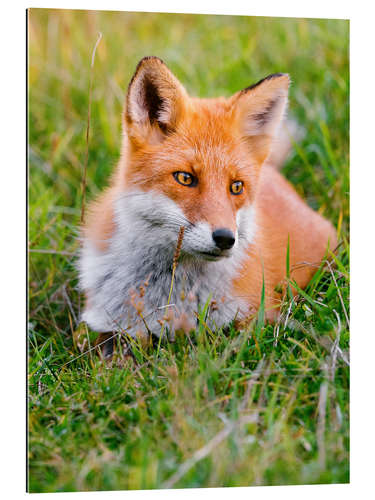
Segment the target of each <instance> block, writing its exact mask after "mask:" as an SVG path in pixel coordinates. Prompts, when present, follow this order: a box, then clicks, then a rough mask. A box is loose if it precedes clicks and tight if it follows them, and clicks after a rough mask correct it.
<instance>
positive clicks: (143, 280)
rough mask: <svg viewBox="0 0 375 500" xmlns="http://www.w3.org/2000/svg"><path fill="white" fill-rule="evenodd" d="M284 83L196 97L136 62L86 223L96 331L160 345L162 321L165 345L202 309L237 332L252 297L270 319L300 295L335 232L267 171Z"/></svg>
mask: <svg viewBox="0 0 375 500" xmlns="http://www.w3.org/2000/svg"><path fill="white" fill-rule="evenodd" d="M289 86H290V77H289V75H288V74H286V73H276V74H271V75H269V76H267V77H266V78H263V79H262V80H260V81H258V82H257V83H255V84H253V85H250V86H248V87H246V88H245V89H243V90H240V91H238V92H236V93H235V94H234V95H232V96H231V97H229V98H226V97H218V98H198V97H192V96H190V95H189V94H188V93H187V91H186V90H185V88H184V86H183V85H182V83H180V81H179V80H178V79H177V77H176V76H175V75H174V74H173V73H172V72H171V70H170V69H169V68H168V67H167V65H166V64H165V63H164V62H163V61H162V60H161V59H160V58H158V57H155V56H150V57H145V58H143V59H142V60H141V61H140V62H139V63H138V65H137V67H136V70H135V73H134V75H133V77H132V79H131V81H130V84H129V86H128V91H127V96H126V102H125V107H124V113H123V120H122V123H123V138H122V147H121V153H120V159H119V162H118V164H117V167H116V168H115V170H114V172H113V174H112V177H111V180H110V183H109V186H108V187H107V188H106V189H105V190H104V191H103V192H102V193H101V194H100V196H99V197H98V199H96V200H94V201H93V202H92V203H91V205H90V207H89V209H88V216H87V217H86V221H85V222H84V224H83V227H82V233H81V234H82V236H81V249H80V255H79V261H78V267H79V286H80V289H81V290H82V291H83V292H84V295H85V307H84V310H83V313H82V320H83V321H84V322H86V323H87V324H88V326H89V327H90V328H91V329H92V330H94V331H96V332H98V333H99V334H100V335H109V334H111V333H113V332H126V333H127V334H128V335H130V336H131V337H137V336H141V335H144V336H146V337H147V336H149V335H150V334H153V335H156V336H157V337H159V339H160V336H161V335H162V333H163V331H164V330H163V325H165V326H166V327H167V328H166V331H168V332H169V334H170V335H171V336H172V337H173V335H174V332H177V331H182V332H186V333H187V332H189V331H191V330H194V329H195V328H196V325H197V315H198V314H197V312H198V311H199V310H201V309H202V307H203V306H205V305H207V322H210V324H212V325H215V327H223V326H224V325H227V324H229V323H230V322H231V321H236V322H238V324H239V325H241V324H246V321H248V320H249V319H251V318H254V316H255V315H256V314H257V311H258V310H259V307H260V304H261V302H262V301H263V304H264V309H265V315H266V318H267V320H269V321H276V319H277V317H278V315H279V314H280V306H281V304H282V300H283V293H284V292H285V289H286V285H285V283H286V279H287V278H290V280H293V282H295V283H296V284H297V285H298V287H299V288H301V289H304V288H305V287H306V286H307V284H308V283H309V281H310V280H311V278H312V276H313V274H314V273H315V272H316V266H317V265H319V264H320V263H321V262H322V260H323V259H324V258H325V256H326V255H327V252H330V251H334V249H335V247H336V246H337V234H336V230H335V228H334V226H333V225H332V223H331V222H329V221H328V220H327V219H325V218H324V217H323V216H322V215H320V214H319V213H317V212H315V211H314V210H313V209H312V208H310V207H309V206H308V205H307V203H306V202H305V201H304V200H303V199H302V198H301V197H300V195H299V194H298V193H297V192H296V190H295V189H294V187H293V186H292V185H291V184H290V183H289V182H288V181H287V180H286V179H285V178H284V177H283V175H282V174H281V173H280V172H279V169H277V168H275V165H274V164H273V163H276V160H275V162H273V160H272V158H277V148H278V147H280V149H282V146H278V137H280V134H282V133H283V127H284V126H285V116H286V108H287V102H288V90H289ZM280 154H282V153H280ZM182 228H183V229H182ZM181 236H183V237H182V238H181ZM177 242H178V245H177ZM176 245H177V246H178V247H179V248H178V262H177V264H178V265H177V266H174V263H175V261H176ZM287 258H288V260H289V262H288V264H287ZM288 268H289V275H288ZM172 275H173V276H172ZM172 277H173V284H172ZM291 290H292V293H293V294H296V293H297V291H296V289H295V288H294V287H291ZM283 291H284V292H283Z"/></svg>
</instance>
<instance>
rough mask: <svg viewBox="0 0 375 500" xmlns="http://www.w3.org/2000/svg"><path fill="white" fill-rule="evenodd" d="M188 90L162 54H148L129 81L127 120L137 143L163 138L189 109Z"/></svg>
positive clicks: (129, 131)
mask: <svg viewBox="0 0 375 500" xmlns="http://www.w3.org/2000/svg"><path fill="white" fill-rule="evenodd" d="M186 98H187V93H186V90H185V89H184V87H183V86H182V85H181V83H180V82H179V81H178V80H177V78H176V77H175V76H174V75H173V73H172V72H171V71H170V70H169V69H168V68H167V66H166V65H165V64H164V63H163V61H162V60H161V59H159V58H158V57H144V58H143V59H142V60H141V61H140V62H139V63H138V66H137V69H136V71H135V73H134V76H133V78H132V80H131V82H130V84H129V89H128V95H127V99H126V110H125V121H126V126H127V132H128V136H129V139H130V140H131V141H132V143H133V144H134V145H135V146H140V145H142V144H144V143H146V142H148V143H150V142H151V143H155V142H160V141H162V140H163V139H164V138H165V136H166V135H167V134H168V133H170V132H172V131H173V130H174V129H175V128H176V126H177V124H178V122H179V120H180V119H181V118H182V116H183V114H184V109H185V103H186Z"/></svg>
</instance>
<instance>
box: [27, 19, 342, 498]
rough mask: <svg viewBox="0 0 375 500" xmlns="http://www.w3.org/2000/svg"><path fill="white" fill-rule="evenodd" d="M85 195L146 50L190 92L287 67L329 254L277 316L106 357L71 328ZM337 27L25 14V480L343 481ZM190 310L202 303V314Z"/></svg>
mask: <svg viewBox="0 0 375 500" xmlns="http://www.w3.org/2000/svg"><path fill="white" fill-rule="evenodd" d="M98 31H100V32H101V33H102V35H103V38H102V40H101V42H100V44H99V46H98V49H97V53H96V59H95V65H94V72H93V90H92V108H91V124H90V126H91V131H90V139H89V161H88V170H87V198H88V199H91V198H92V197H93V196H95V195H96V194H97V193H98V192H99V191H100V190H101V189H102V188H103V186H105V185H106V182H107V180H108V176H109V174H110V172H111V170H112V168H113V166H114V165H115V163H116V161H117V158H118V154H119V147H120V139H121V111H122V106H123V102H124V95H125V91H126V87H127V84H128V82H129V79H130V77H131V75H132V72H133V71H134V69H135V66H136V63H137V62H138V60H139V59H140V58H142V57H143V56H145V55H158V56H159V57H161V58H162V59H164V60H165V61H166V63H167V64H168V65H169V67H170V68H171V69H172V71H173V72H174V73H175V74H176V75H177V76H178V77H179V79H180V80H181V81H182V82H183V83H184V85H185V86H186V87H187V90H188V91H189V92H190V93H192V94H195V95H199V96H218V95H221V94H222V95H230V94H232V93H234V92H235V91H237V90H239V89H241V88H244V87H246V86H248V85H250V84H251V83H254V82H256V81H258V80H259V79H260V78H262V77H264V76H266V75H267V74H270V73H274V72H279V71H283V72H288V73H290V75H291V78H292V80H293V85H292V87H291V92H290V114H291V115H292V116H294V117H295V118H296V119H297V120H298V122H299V123H300V124H301V125H302V126H303V127H304V129H305V136H304V139H303V140H302V141H301V142H300V143H299V144H298V145H296V147H295V149H294V152H293V154H292V156H291V157H290V159H289V160H288V162H287V164H286V165H285V168H284V170H283V172H284V174H285V176H286V177H287V178H288V179H290V180H291V182H292V183H293V184H294V185H295V186H296V188H297V190H298V191H299V192H300V193H301V194H302V195H303V196H304V197H305V198H306V199H307V201H308V203H309V204H310V205H311V206H313V207H314V208H315V209H319V210H320V211H321V212H322V213H324V215H325V216H326V217H328V218H329V219H330V220H332V222H333V223H334V224H335V225H336V227H337V228H338V232H339V236H340V242H341V245H340V248H339V251H338V254H337V256H335V257H332V259H334V264H332V265H327V264H323V265H322V266H321V268H320V269H319V271H318V272H317V274H316V276H315V278H314V279H313V281H312V282H311V284H310V285H309V286H308V288H307V289H306V290H305V291H301V293H300V294H299V295H298V296H297V297H296V298H295V300H293V301H286V303H285V304H284V307H283V314H282V317H281V319H280V321H279V322H278V323H277V324H276V325H265V324H264V322H263V321H262V318H261V316H260V317H259V318H258V320H257V321H256V322H255V323H254V324H253V325H252V327H251V328H249V329H248V330H247V331H243V332H238V331H235V330H234V329H233V327H230V328H229V330H228V331H221V330H219V331H217V332H211V331H208V330H207V329H206V328H205V327H204V326H203V325H201V326H200V327H199V328H198V329H197V331H196V333H195V335H193V336H191V338H190V339H189V338H178V339H177V341H176V342H175V343H174V344H166V345H163V346H162V348H161V350H160V353H159V355H157V354H156V351H155V350H153V349H152V348H142V347H141V346H139V345H134V347H133V350H134V353H135V357H136V362H135V361H134V360H132V359H123V360H119V362H118V363H115V362H114V363H113V365H112V366H111V367H109V366H106V365H103V364H102V363H101V362H100V360H99V359H98V358H97V357H96V356H95V355H94V354H92V352H88V353H87V352H86V351H87V349H89V347H90V345H91V343H92V341H93V339H94V338H95V335H94V333H93V332H87V336H86V337H84V339H83V342H84V345H83V346H82V344H81V342H82V338H78V340H77V339H76V340H77V342H78V344H77V342H74V341H73V332H74V331H76V328H77V319H78V318H79V308H80V297H79V294H78V292H77V273H76V271H75V267H74V266H75V255H76V253H77V249H78V242H77V238H76V237H77V227H78V223H79V218H80V207H81V191H80V189H81V178H82V171H83V166H84V162H85V151H86V142H85V134H86V127H87V109H88V97H89V91H88V89H89V80H90V63H91V54H92V50H93V47H94V45H95V42H96V39H97V33H98ZM348 37H349V25H348V22H346V21H335V20H306V19H271V18H246V17H222V16H212V17H210V16H203V15H197V16H192V15H168V14H144V13H143V14H142V13H139V14H138V13H133V14H128V13H114V12H102V13H96V12H84V11H77V12H73V11H58V10H56V11H52V10H51V11H48V10H37V9H36V10H35V9H32V10H31V13H30V23H29V145H30V149H29V250H30V253H29V489H30V491H32V492H47V491H79V490H114V489H140V488H141V489H147V488H163V487H180V488H188V487H214V486H250V485H279V484H311V483H345V482H348V481H349V354H348V353H349V320H348V314H349V305H348V300H349V244H348V238H349V227H348V224H349V168H348V162H349V148H348V145H349V137H348V133H349V104H348V96H349V62H348ZM202 314H203V313H202Z"/></svg>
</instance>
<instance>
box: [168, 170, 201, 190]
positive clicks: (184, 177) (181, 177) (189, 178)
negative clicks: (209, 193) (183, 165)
mask: <svg viewBox="0 0 375 500" xmlns="http://www.w3.org/2000/svg"><path fill="white" fill-rule="evenodd" d="M173 177H174V178H175V179H176V181H177V182H178V183H180V184H182V185H183V186H189V187H193V186H196V184H197V182H198V181H197V178H196V177H194V176H193V175H191V174H188V173H187V172H175V173H174V174H173Z"/></svg>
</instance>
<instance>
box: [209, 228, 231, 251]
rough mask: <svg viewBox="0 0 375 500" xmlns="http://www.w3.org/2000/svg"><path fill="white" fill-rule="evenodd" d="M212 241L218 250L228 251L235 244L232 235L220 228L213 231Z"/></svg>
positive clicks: (227, 230)
mask: <svg viewBox="0 0 375 500" xmlns="http://www.w3.org/2000/svg"><path fill="white" fill-rule="evenodd" d="M212 239H213V240H214V242H215V245H216V246H217V247H218V248H220V250H229V249H230V248H232V247H233V245H234V243H235V242H236V238H235V236H234V234H233V233H232V231H231V230H230V229H227V228H220V229H216V230H215V231H213V233H212Z"/></svg>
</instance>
